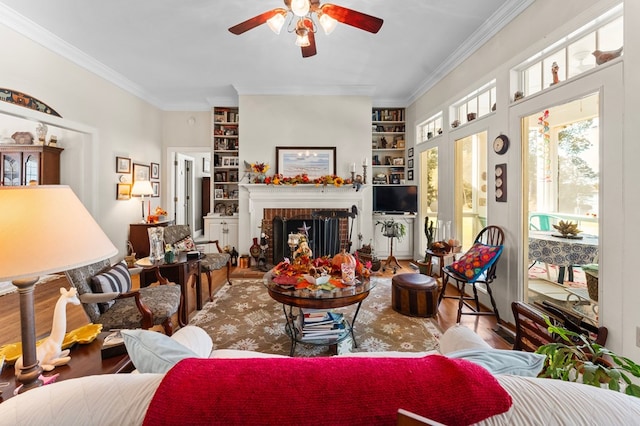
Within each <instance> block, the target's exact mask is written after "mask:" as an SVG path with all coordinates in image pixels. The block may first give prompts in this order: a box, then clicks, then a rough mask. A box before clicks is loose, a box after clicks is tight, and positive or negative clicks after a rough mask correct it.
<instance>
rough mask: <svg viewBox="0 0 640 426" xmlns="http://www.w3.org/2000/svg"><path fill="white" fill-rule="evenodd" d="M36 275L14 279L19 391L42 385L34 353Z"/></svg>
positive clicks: (38, 365) (40, 371) (40, 372)
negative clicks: (19, 336) (17, 305)
mask: <svg viewBox="0 0 640 426" xmlns="http://www.w3.org/2000/svg"><path fill="white" fill-rule="evenodd" d="M36 282H38V277H31V278H23V279H20V280H14V281H12V282H11V283H12V284H13V285H15V286H16V287H18V293H19V295H20V331H21V333H22V368H21V369H20V371H17V372H16V379H17V380H18V382H20V383H22V387H21V388H20V391H19V393H22V392H26V391H28V390H29V389H33V388H37V387H40V386H42V380H40V379H39V377H40V375H41V374H42V367H40V364H39V363H38V357H37V354H36V323H35V309H34V303H33V289H34V286H35V284H36Z"/></svg>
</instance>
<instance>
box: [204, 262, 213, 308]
mask: <svg viewBox="0 0 640 426" xmlns="http://www.w3.org/2000/svg"><path fill="white" fill-rule="evenodd" d="M204 275H205V276H206V277H207V286H208V287H209V302H211V301H213V295H212V294H211V271H210V270H208V269H207V270H206V271H204Z"/></svg>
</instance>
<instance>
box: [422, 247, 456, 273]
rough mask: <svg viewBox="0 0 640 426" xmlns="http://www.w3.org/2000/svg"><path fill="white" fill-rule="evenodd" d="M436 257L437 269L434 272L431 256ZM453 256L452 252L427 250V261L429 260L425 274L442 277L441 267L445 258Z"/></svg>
mask: <svg viewBox="0 0 640 426" xmlns="http://www.w3.org/2000/svg"><path fill="white" fill-rule="evenodd" d="M434 257H436V258H438V265H439V268H438V269H439V271H438V272H435V271H434V270H433V258H434ZM452 257H453V252H447V253H443V252H440V251H432V250H427V262H429V267H428V270H427V275H431V276H432V277H440V278H441V277H442V268H444V262H445V259H449V258H452Z"/></svg>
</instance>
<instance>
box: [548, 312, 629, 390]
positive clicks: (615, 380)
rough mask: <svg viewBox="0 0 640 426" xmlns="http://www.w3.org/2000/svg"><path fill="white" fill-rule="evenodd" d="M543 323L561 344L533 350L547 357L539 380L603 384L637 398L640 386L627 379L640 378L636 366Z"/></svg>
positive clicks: (559, 328) (564, 330) (587, 339)
mask: <svg viewBox="0 0 640 426" xmlns="http://www.w3.org/2000/svg"><path fill="white" fill-rule="evenodd" d="M545 321H546V322H547V324H548V325H549V332H551V333H553V334H555V335H557V336H558V337H560V339H561V341H558V342H554V343H547V344H545V345H542V346H540V347H539V348H538V349H537V350H536V353H539V354H543V355H546V357H547V361H546V362H545V366H544V368H543V370H542V372H541V373H540V375H539V377H548V378H552V379H560V380H564V381H569V382H576V381H582V383H585V384H587V385H591V386H596V387H602V386H603V385H606V386H607V387H608V388H609V389H611V390H615V391H618V392H624V393H625V394H627V395H632V396H636V397H640V386H639V385H638V384H636V383H634V380H633V379H632V377H630V376H629V375H631V376H634V377H640V365H638V364H636V363H635V362H633V361H632V360H630V359H629V358H625V357H622V356H619V355H617V354H615V353H614V352H612V351H610V350H609V349H607V348H605V347H604V346H601V345H599V344H597V343H594V342H592V341H590V340H589V338H588V337H587V336H584V335H582V334H580V333H576V332H573V331H570V330H567V329H566V328H564V327H562V326H556V325H553V324H552V323H551V322H550V320H549V318H548V317H546V318H545ZM636 382H637V380H636Z"/></svg>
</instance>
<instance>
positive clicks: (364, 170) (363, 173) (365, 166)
mask: <svg viewBox="0 0 640 426" xmlns="http://www.w3.org/2000/svg"><path fill="white" fill-rule="evenodd" d="M362 183H363V184H366V183H367V165H366V164H363V165H362Z"/></svg>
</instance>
